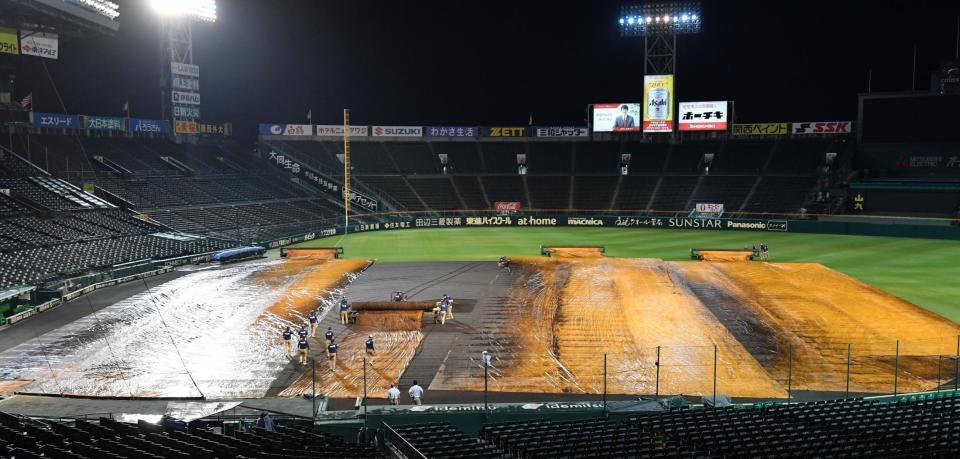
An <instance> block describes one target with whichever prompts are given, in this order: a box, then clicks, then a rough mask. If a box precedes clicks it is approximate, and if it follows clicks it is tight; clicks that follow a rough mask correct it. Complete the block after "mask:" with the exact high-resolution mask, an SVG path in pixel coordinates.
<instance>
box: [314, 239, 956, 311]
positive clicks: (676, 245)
mask: <svg viewBox="0 0 960 459" xmlns="http://www.w3.org/2000/svg"><path fill="white" fill-rule="evenodd" d="M761 241H762V242H766V243H767V244H769V245H770V254H771V258H770V259H771V261H777V262H813V263H821V264H823V265H825V266H827V267H830V268H832V269H835V270H837V271H840V272H842V273H845V274H848V275H850V276H853V277H855V278H857V279H860V280H861V281H863V282H866V283H868V284H871V285H873V286H875V287H877V288H880V289H883V290H885V291H887V292H888V293H891V294H894V295H897V296H899V297H901V298H904V299H906V300H908V301H910V302H912V303H914V304H917V305H919V306H922V307H924V308H926V309H928V310H930V311H933V312H935V313H937V314H940V315H942V316H944V317H946V318H948V319H950V320H952V321H954V322H960V284H958V283H957V279H958V278H960V268H958V264H957V261H958V260H960V244H958V243H957V242H956V241H947V240H933V239H910V238H895V237H878V236H848V235H830V234H797V233H771V232H748V231H727V232H717V231H696V230H685V231H677V230H657V229H642V230H638V229H618V228H542V227H541V228H465V229H460V228H457V229H421V230H400V231H379V232H368V233H357V234H351V235H347V236H338V237H336V238H326V239H319V240H314V241H309V242H305V243H302V244H299V245H297V246H296V247H311V246H313V247H322V246H329V245H332V244H333V245H340V246H343V247H344V250H345V257H347V258H365V259H376V260H379V261H461V260H470V261H483V260H496V259H497V258H498V257H500V256H503V255H507V256H539V255H540V252H539V246H540V244H554V245H603V246H605V247H606V252H607V256H611V257H630V258H660V259H663V260H689V257H690V248H693V247H699V248H742V247H750V246H752V245H753V244H758V245H759V243H760V242H761Z"/></svg>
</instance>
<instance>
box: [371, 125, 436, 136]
mask: <svg viewBox="0 0 960 459" xmlns="http://www.w3.org/2000/svg"><path fill="white" fill-rule="evenodd" d="M370 132H371V133H372V135H373V136H374V137H423V127H422V126H373V127H372V129H371V131H370Z"/></svg>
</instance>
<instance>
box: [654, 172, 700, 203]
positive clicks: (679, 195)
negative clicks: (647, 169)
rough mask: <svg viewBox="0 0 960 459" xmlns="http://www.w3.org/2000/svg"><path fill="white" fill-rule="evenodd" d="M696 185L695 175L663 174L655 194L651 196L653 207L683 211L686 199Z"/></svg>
mask: <svg viewBox="0 0 960 459" xmlns="http://www.w3.org/2000/svg"><path fill="white" fill-rule="evenodd" d="M696 186H697V177H689V176H664V177H663V178H662V179H661V182H660V188H659V189H658V190H657V195H656V196H655V197H654V198H653V209H652V210H660V211H670V212H674V211H685V210H687V209H686V205H687V201H689V200H690V195H691V194H693V189H694V188H695V187H696Z"/></svg>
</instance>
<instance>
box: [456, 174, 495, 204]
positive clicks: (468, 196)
mask: <svg viewBox="0 0 960 459" xmlns="http://www.w3.org/2000/svg"><path fill="white" fill-rule="evenodd" d="M453 183H454V184H455V185H456V186H457V191H459V192H460V196H461V197H463V201H464V202H465V203H466V204H467V208H468V209H487V208H488V207H489V205H488V204H487V202H486V200H484V199H483V189H482V188H480V186H481V185H480V179H479V178H478V177H476V176H473V175H466V176H464V175H454V176H453Z"/></svg>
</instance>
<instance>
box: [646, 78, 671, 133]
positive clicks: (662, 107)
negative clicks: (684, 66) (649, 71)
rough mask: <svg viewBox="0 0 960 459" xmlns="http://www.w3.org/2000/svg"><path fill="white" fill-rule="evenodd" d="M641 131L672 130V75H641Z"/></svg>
mask: <svg viewBox="0 0 960 459" xmlns="http://www.w3.org/2000/svg"><path fill="white" fill-rule="evenodd" d="M643 132H673V75H645V76H644V77H643Z"/></svg>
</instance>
